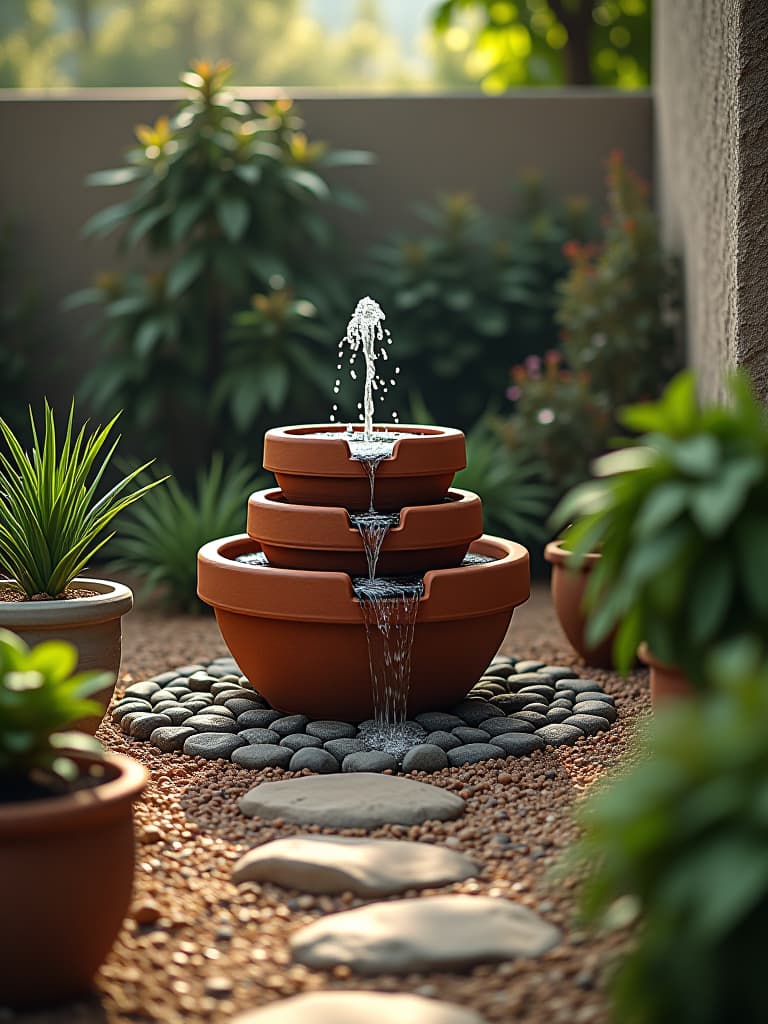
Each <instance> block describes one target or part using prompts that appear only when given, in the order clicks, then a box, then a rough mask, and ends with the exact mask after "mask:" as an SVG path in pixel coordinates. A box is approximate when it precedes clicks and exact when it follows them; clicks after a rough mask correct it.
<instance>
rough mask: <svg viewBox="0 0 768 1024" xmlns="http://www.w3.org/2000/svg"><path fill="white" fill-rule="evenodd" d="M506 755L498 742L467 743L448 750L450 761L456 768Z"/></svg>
mask: <svg viewBox="0 0 768 1024" xmlns="http://www.w3.org/2000/svg"><path fill="white" fill-rule="evenodd" d="M504 756H505V754H504V751H503V750H502V748H501V747H500V746H496V744H491V743H465V744H462V746H460V747H454V749H453V750H449V751H448V763H449V764H450V765H451V766H452V767H454V768H460V767H461V765H463V764H479V763H480V761H488V760H490V759H491V758H496V757H504Z"/></svg>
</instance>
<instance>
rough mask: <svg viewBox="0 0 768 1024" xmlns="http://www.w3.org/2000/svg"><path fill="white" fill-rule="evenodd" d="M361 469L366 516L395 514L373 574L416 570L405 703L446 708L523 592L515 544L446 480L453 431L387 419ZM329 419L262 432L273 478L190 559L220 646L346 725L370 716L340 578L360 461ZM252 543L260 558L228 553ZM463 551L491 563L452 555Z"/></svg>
mask: <svg viewBox="0 0 768 1024" xmlns="http://www.w3.org/2000/svg"><path fill="white" fill-rule="evenodd" d="M384 429H385V430H386V429H391V430H396V431H397V435H398V439H397V440H395V441H394V446H393V448H392V453H391V455H390V456H389V457H387V458H385V459H383V460H382V461H381V462H380V463H379V465H378V466H377V469H376V475H375V508H376V511H377V512H394V511H396V512H398V513H399V522H398V523H397V524H396V525H394V526H393V527H392V528H391V529H390V530H389V532H388V533H387V535H386V537H385V539H384V542H383V545H382V549H381V554H380V557H379V563H378V568H377V575H378V576H397V575H404V574H419V575H421V574H423V580H424V593H423V596H422V598H421V600H420V602H419V610H418V615H417V619H416V628H415V634H414V643H413V649H412V654H411V667H412V671H411V688H410V695H409V702H408V707H409V713H410V714H414V713H417V712H419V711H423V710H432V709H436V708H443V707H449V706H450V705H452V704H455V703H456V702H457V701H458V700H460V699H461V698H462V697H463V696H464V695H465V694H466V693H467V692H468V691H469V689H470V688H471V687H472V685H473V684H474V683H475V682H476V681H477V678H478V676H479V675H480V674H481V673H482V671H483V669H484V668H485V667H486V665H487V664H488V662H489V660H490V658H491V657H492V656H493V654H494V653H495V652H496V650H497V649H498V647H499V645H500V643H501V641H502V640H503V638H504V634H505V632H506V629H507V626H508V624H509V620H510V617H511V615H512V611H513V609H514V608H515V607H516V606H517V605H519V604H521V603H522V602H523V601H525V600H526V599H527V598H528V594H529V569H528V552H527V551H526V549H525V548H524V547H522V546H521V545H519V544H516V543H514V542H511V541H506V540H501V539H499V538H497V537H489V536H485V535H482V507H481V502H480V499H479V498H478V497H477V495H475V494H472V493H470V492H469V491H461V490H451V483H452V481H453V477H454V474H455V473H456V471H457V470H459V469H462V468H463V467H464V466H465V465H466V452H465V444H464V435H463V434H462V433H461V432H460V431H458V430H452V429H450V428H444V427H423V426H410V425H406V426H398V427H392V428H384ZM346 436H347V435H346V434H345V431H344V428H343V427H334V426H328V425H320V426H298V427H283V428H279V429H275V430H270V431H269V432H268V433H267V435H266V437H265V443H264V466H265V468H266V469H269V470H271V471H272V472H273V473H274V474H275V477H276V478H277V484H278V487H277V488H273V489H269V490H265V491H259V492H257V493H256V494H253V495H251V498H250V500H249V503H248V532H247V534H242V535H238V536H235V537H227V538H223V539H220V540H215V541H211V542H210V543H209V544H207V545H205V547H203V548H202V549H201V551H200V553H199V556H198V594H199V595H200V597H201V598H202V600H203V601H206V602H207V603H208V604H210V605H212V606H213V607H214V608H215V611H216V618H217V620H218V624H219V628H220V629H221V632H222V635H223V637H224V640H225V641H226V643H227V645H228V647H229V649H230V651H231V652H232V655H233V656H234V658H235V659H236V660H237V662H238V664H239V665H240V667H241V669H242V670H243V672H244V673H245V675H247V676H248V678H249V679H250V680H251V682H252V683H253V685H254V687H255V688H256V689H257V690H259V692H260V693H261V694H262V695H263V696H264V697H266V699H267V700H268V701H269V702H270V703H271V704H272V706H273V707H275V708H277V709H278V710H281V711H285V712H297V713H304V714H307V715H310V716H311V717H315V718H334V719H343V720H345V721H360V720H362V719H364V718H368V717H370V715H371V713H372V698H371V681H370V670H369V661H368V646H367V641H366V632H365V626H364V622H363V616H362V612H361V608H360V602H359V600H358V598H357V597H356V596H355V592H354V589H353V585H352V577H353V576H363V575H367V563H366V558H365V552H364V548H363V541H362V537H361V535H360V533H359V531H358V529H357V528H356V527H355V526H354V525H353V524H352V522H351V520H350V513H354V512H364V511H366V510H367V509H368V508H369V503H370V494H371V491H370V478H369V475H368V472H367V469H366V466H365V465H364V464H363V463H362V462H360V461H359V460H357V459H353V458H352V457H351V455H350V446H349V445H348V443H347V440H346ZM258 552H263V554H264V555H265V556H266V559H267V562H268V564H266V565H265V564H252V563H250V562H248V563H246V562H242V561H238V559H239V558H240V557H242V556H243V555H251V556H252V555H255V554H257V553H258ZM467 552H471V553H474V554H476V555H484V556H487V557H488V558H490V559H492V561H487V562H482V563H480V564H468V565H462V562H463V561H464V558H465V556H466V554H467Z"/></svg>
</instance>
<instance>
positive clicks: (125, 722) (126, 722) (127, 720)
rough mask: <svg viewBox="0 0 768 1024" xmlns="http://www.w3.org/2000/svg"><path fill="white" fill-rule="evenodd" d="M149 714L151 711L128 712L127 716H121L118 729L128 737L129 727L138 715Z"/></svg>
mask: <svg viewBox="0 0 768 1024" xmlns="http://www.w3.org/2000/svg"><path fill="white" fill-rule="evenodd" d="M151 714H152V712H151V711H146V710H144V711H129V712H128V713H127V714H125V715H123V717H122V718H121V719H120V728H121V729H122V730H123V732H124V733H125V734H126V736H130V735H131V725H132V724H133V722H134V719H136V718H138V716H139V715H151ZM169 721H170V719H169Z"/></svg>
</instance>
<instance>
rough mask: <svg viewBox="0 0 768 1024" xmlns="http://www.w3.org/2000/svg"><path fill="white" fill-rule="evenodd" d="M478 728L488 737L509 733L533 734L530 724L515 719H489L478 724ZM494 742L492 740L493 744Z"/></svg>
mask: <svg viewBox="0 0 768 1024" xmlns="http://www.w3.org/2000/svg"><path fill="white" fill-rule="evenodd" d="M480 728H481V729H483V730H484V731H485V732H487V733H488V735H489V736H505V735H508V734H509V733H521V732H533V726H532V725H531V723H530V722H521V721H519V720H518V719H516V718H507V717H504V718H489V719H488V720H487V721H486V722H481V723H480ZM495 742H496V741H495V740H494V743H495Z"/></svg>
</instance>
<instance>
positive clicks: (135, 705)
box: [112, 700, 152, 722]
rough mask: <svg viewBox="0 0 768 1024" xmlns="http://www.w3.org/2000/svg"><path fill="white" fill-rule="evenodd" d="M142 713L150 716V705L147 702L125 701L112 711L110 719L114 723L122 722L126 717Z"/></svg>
mask: <svg viewBox="0 0 768 1024" xmlns="http://www.w3.org/2000/svg"><path fill="white" fill-rule="evenodd" d="M139 712H143V713H145V714H148V715H150V714H152V705H151V704H150V703H149V701H148V700H126V702H125V704H123V703H120V704H119V705H118V706H117V707H116V708H114V709H113V711H112V717H113V718H114V719H115V721H116V722H122V720H123V719H124V718H125V716H126V715H130V714H138V713H139Z"/></svg>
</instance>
